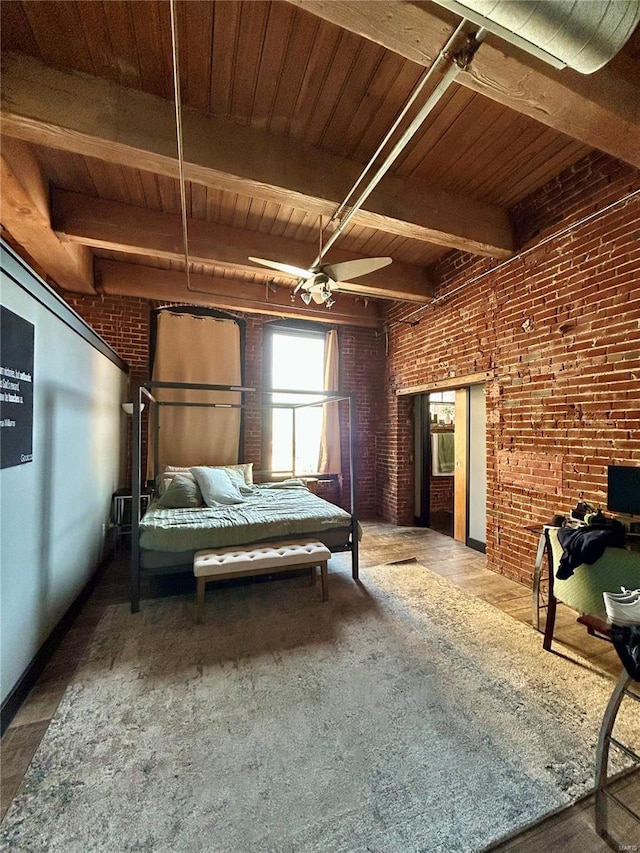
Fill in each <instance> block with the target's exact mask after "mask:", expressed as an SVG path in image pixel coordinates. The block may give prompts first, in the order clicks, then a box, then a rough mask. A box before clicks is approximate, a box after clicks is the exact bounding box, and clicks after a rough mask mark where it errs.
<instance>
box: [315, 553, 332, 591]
mask: <svg viewBox="0 0 640 853" xmlns="http://www.w3.org/2000/svg"><path fill="white" fill-rule="evenodd" d="M314 572H315V569H314ZM320 584H321V586H322V600H323V601H329V588H328V584H327V561H326V560H325V561H324V563H320Z"/></svg>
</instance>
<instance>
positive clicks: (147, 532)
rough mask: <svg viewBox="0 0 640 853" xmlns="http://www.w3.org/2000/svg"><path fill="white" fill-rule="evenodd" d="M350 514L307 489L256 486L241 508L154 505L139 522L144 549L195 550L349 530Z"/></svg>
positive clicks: (240, 505)
mask: <svg viewBox="0 0 640 853" xmlns="http://www.w3.org/2000/svg"><path fill="white" fill-rule="evenodd" d="M350 524H351V516H350V515H349V513H348V512H345V510H343V509H341V508H340V507H338V506H335V505H334V504H331V503H329V502H328V501H325V500H323V499H322V498H319V497H317V496H316V495H313V494H311V492H309V490H308V489H307V488H306V487H305V486H297V485H296V486H293V485H292V486H288V487H287V488H270V487H268V486H257V487H256V488H255V490H254V491H253V492H252V493H251V494H250V495H247V498H246V500H245V501H244V502H243V503H241V504H234V505H233V506H222V505H221V506H216V507H207V506H203V507H197V508H195V509H166V508H164V507H157V505H156V504H155V503H152V504H151V506H150V507H149V509H148V510H147V512H146V513H145V515H144V516H143V518H142V520H141V522H140V547H141V548H144V549H147V550H152V551H172V552H179V551H197V550H200V549H203V548H223V547H226V546H229V545H242V544H248V543H251V542H259V541H263V540H268V539H271V540H275V539H286V538H287V537H289V536H291V537H296V536H298V537H299V536H300V535H304V534H305V533H318V532H320V531H325V530H334V529H337V528H342V529H344V528H348V527H349V525H350Z"/></svg>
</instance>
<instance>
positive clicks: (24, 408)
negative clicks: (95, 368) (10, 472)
mask: <svg viewBox="0 0 640 853" xmlns="http://www.w3.org/2000/svg"><path fill="white" fill-rule="evenodd" d="M34 332H35V330H34V326H33V323H29V322H28V321H27V320H24V319H23V318H22V317H18V315H17V314H14V313H13V311H9V309H8V308H5V307H4V306H3V305H0V467H1V468H11V467H12V466H13V465H22V464H23V463H25V462H31V461H32V460H33V346H34V338H35V334H34Z"/></svg>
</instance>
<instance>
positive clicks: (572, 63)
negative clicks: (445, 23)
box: [435, 0, 640, 74]
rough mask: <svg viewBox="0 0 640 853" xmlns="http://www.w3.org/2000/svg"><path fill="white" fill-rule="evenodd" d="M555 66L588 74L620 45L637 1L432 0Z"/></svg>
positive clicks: (639, 5)
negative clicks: (461, 0)
mask: <svg viewBox="0 0 640 853" xmlns="http://www.w3.org/2000/svg"><path fill="white" fill-rule="evenodd" d="M435 2H437V3H438V4H439V5H440V6H444V7H445V8H447V9H449V10H450V11H451V12H455V14H456V15H460V16H461V17H463V18H468V19H469V20H470V21H473V22H474V23H475V24H478V25H480V26H482V27H486V29H487V30H489V31H490V32H492V33H495V35H497V36H500V37H501V38H503V39H505V41H508V42H510V43H511V44H514V45H516V46H517V47H520V48H522V49H523V50H526V51H527V52H528V53H531V54H533V55H534V56H536V57H538V59H543V60H544V61H545V62H548V63H549V64H550V65H553V66H554V67H555V68H565V67H567V66H568V67H569V68H573V69H574V70H575V71H580V72H581V73H582V74H591V73H593V72H594V71H597V70H598V69H599V68H602V66H603V65H606V63H607V62H609V60H611V59H613V57H614V56H615V55H616V53H618V51H619V50H621V48H622V47H623V45H624V44H625V42H626V41H627V39H628V38H629V36H630V35H631V33H632V32H633V31H634V29H635V27H636V25H637V23H638V21H640V0H463V2H458V0H435Z"/></svg>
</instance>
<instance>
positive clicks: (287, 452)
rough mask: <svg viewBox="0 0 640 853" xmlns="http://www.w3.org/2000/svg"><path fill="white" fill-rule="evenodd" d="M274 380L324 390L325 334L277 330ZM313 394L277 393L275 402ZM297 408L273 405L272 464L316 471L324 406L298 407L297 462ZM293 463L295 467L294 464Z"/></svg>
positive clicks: (288, 470) (276, 384) (287, 470)
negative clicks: (294, 426) (294, 430)
mask: <svg viewBox="0 0 640 853" xmlns="http://www.w3.org/2000/svg"><path fill="white" fill-rule="evenodd" d="M272 354H273V355H272V358H273V360H272V365H271V368H272V370H271V377H272V378H271V382H272V387H273V388H284V389H287V390H292V391H322V387H323V383H324V335H305V334H295V333H291V332H289V333H287V332H275V333H274V334H273V336H272ZM318 399H320V398H318V397H316V396H315V395H313V394H309V395H304V396H303V395H301V394H274V395H273V396H272V400H273V402H274V403H294V404H296V405H298V406H299V405H300V404H301V403H311V402H314V401H315V400H318ZM293 421H294V416H293V411H292V409H289V408H287V409H273V412H272V420H271V426H272V433H271V435H272V457H271V468H272V470H273V471H274V472H278V473H283V474H296V475H299V474H315V473H316V472H317V470H318V455H319V452H320V434H321V431H322V407H321V406H318V407H313V408H308V409H306V408H305V409H300V408H298V409H296V414H295V424H296V441H295V445H296V446H295V456H296V458H295V464H293V460H292V453H293V446H292V441H293ZM292 465H293V467H292Z"/></svg>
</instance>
